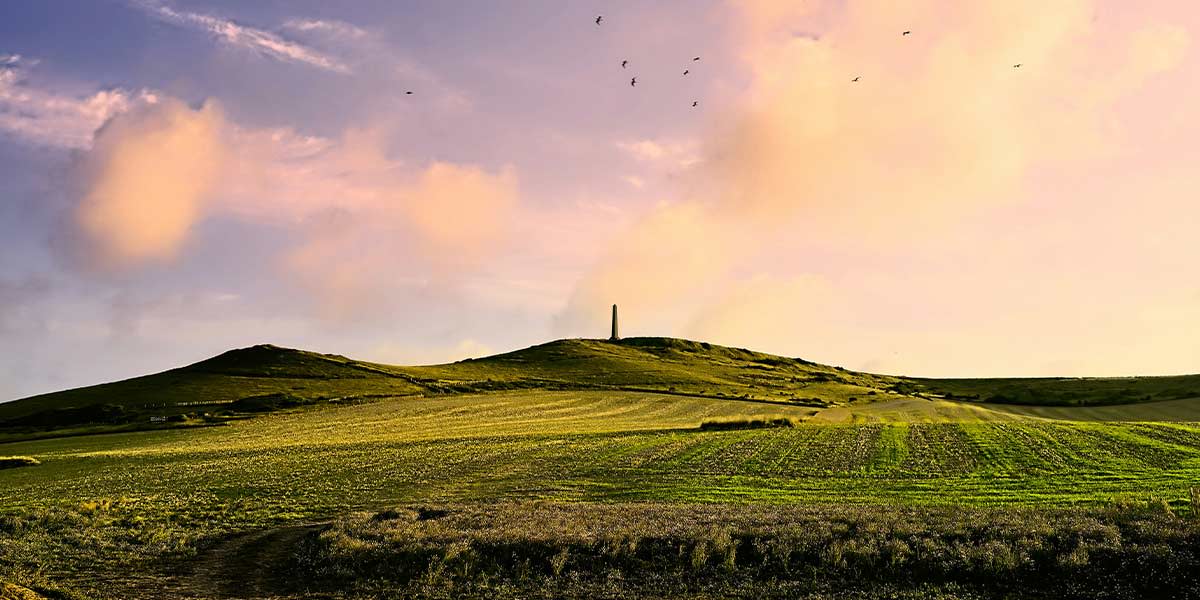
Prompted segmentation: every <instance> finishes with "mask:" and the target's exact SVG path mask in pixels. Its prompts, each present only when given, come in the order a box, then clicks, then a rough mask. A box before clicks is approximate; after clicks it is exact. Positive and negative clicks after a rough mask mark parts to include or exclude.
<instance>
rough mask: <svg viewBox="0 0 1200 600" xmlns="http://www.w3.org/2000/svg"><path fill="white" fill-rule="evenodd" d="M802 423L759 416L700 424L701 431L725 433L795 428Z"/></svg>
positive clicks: (707, 421)
mask: <svg viewBox="0 0 1200 600" xmlns="http://www.w3.org/2000/svg"><path fill="white" fill-rule="evenodd" d="M799 422H800V421H799V420H797V419H795V418H793V417H786V416H783V415H759V416H754V417H732V418H718V419H708V420H706V421H704V422H703V423H701V424H700V430H701V431H723V430H728V429H765V428H768V427H795V426H796V425H797V424H798V423H799Z"/></svg>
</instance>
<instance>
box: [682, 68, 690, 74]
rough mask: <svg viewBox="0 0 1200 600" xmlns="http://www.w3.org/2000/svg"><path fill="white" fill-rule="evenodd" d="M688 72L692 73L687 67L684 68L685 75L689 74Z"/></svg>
mask: <svg viewBox="0 0 1200 600" xmlns="http://www.w3.org/2000/svg"><path fill="white" fill-rule="evenodd" d="M688 73H691V71H689V70H687V69H684V70H683V74H684V75H687V74H688Z"/></svg>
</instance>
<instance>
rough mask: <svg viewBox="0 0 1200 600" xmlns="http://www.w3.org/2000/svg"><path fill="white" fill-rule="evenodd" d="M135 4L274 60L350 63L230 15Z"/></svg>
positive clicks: (149, 0)
mask: <svg viewBox="0 0 1200 600" xmlns="http://www.w3.org/2000/svg"><path fill="white" fill-rule="evenodd" d="M134 6H136V7H138V8H141V9H143V10H145V11H146V12H147V13H149V14H150V15H151V16H153V17H155V18H157V19H159V20H161V21H163V22H166V23H171V24H174V25H179V26H181V27H190V28H192V29H197V30H200V31H204V32H206V33H208V34H209V35H211V36H213V37H214V38H216V39H217V40H219V41H221V42H224V43H226V44H229V45H230V46H234V47H237V48H243V49H246V50H250V51H252V52H255V53H256V54H260V55H262V56H266V57H269V58H273V59H276V60H281V61H284V62H295V63H302V64H307V65H310V66H313V67H317V68H320V69H325V70H328V71H335V72H338V73H348V72H349V71H350V69H349V67H347V66H346V65H344V64H342V63H341V62H340V61H338V60H337V59H335V58H333V57H331V56H327V55H325V54H322V53H320V52H318V51H316V50H314V49H312V48H309V47H308V46H305V45H303V44H299V43H296V42H293V41H290V40H287V39H284V38H283V37H281V36H279V35H278V34H275V33H272V32H270V31H266V30H264V29H257V28H254V27H249V26H247V25H241V24H239V23H236V22H234V21H232V20H229V19H221V18H218V17H214V16H211V15H204V14H200V13H193V12H184V11H179V10H175V9H173V8H171V7H169V6H166V5H164V4H160V3H159V2H156V1H155V0H135V1H134Z"/></svg>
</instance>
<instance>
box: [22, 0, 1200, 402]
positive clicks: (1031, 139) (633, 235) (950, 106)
mask: <svg viewBox="0 0 1200 600" xmlns="http://www.w3.org/2000/svg"><path fill="white" fill-rule="evenodd" d="M601 15H602V16H603V19H602V21H601V22H600V24H596V23H595V19H596V17H597V16H601ZM905 31H909V32H911V33H910V34H909V35H904V34H903V32H905ZM1198 34H1200V7H1197V6H1196V5H1195V3H1194V2H1190V1H1188V0H1148V1H1147V2H1141V3H1129V2H1123V1H1119V0H1058V1H1056V2H1053V3H1046V2H1041V1H1037V0H976V1H972V2H966V3H964V2H958V1H950V0H912V1H906V2H896V1H895V0H861V1H849V0H808V1H803V2H801V1H795V0H792V1H784V0H688V1H686V2H684V1H677V2H653V3H650V2H637V3H635V2H616V1H611V0H606V1H601V0H578V1H572V2H561V1H559V0H536V1H535V0H521V1H504V2H496V1H492V0H475V1H468V0H456V1H453V2H445V1H440V0H438V1H434V0H426V1H396V0H358V1H347V2H338V3H332V2H325V1H322V0H289V1H284V0H262V1H259V2H253V3H250V2H241V1H236V0H8V1H6V2H4V3H2V4H0V400H7V399H15V398H19V397H24V396H28V395H32V394H37V393H43V392H48V391H52V390H58V389H64V388H69V387H76V386H82V385H89V384H93V383H98V382H101V381H111V380H117V379H122V378H125V377H131V376H135V375H140V374H145V373H150V372H155V371H159V370H164V369H167V368H172V367H175V366H179V365H182V364H186V363H190V362H194V361H197V360H201V359H203V358H206V357H208V356H211V355H214V354H217V353H219V352H222V351H224V350H227V349H230V348H234V347H243V346H248V345H253V344H257V343H274V344H278V345H283V346H290V347H300V348H306V349H311V350H317V351H321V352H332V353H339V354H344V355H348V356H352V357H355V358H360V359H366V360H373V361H377V362H387V363H397V364H419V363H436V362H445V361H451V360H457V359H461V358H466V357H474V356H482V355H486V354H490V353H495V352H500V351H507V350H511V349H515V348H519V347H524V346H528V345H532V344H536V343H540V342H543V341H547V340H549V339H554V338H562V337H605V336H606V335H607V332H608V319H609V306H610V305H611V304H613V303H617V304H619V305H620V307H621V328H622V334H623V335H626V336H635V335H654V336H658V335H664V336H678V337H687V338H692V339H700V340H705V341H710V342H714V343H720V344H726V345H732V346H739V347H748V348H753V349H756V350H761V351H766V352H773V353H778V354H783V355H788V356H797V357H803V358H806V359H809V360H814V361H818V362H824V363H831V364H837V365H841V366H845V367H848V368H853V369H862V370H869V371H874V372H880V373H889V374H898V375H925V376H957V377H962V376H1013V375H1026V376H1047V375H1062V376H1082V375H1095V376H1120V375H1134V374H1174V373H1194V372H1200V335H1197V331H1196V330H1197V328H1198V327H1200V241H1198V240H1200V235H1198V234H1197V232H1198V231H1200V201H1198V196H1197V193H1196V190H1198V189H1200V170H1198V169H1197V165H1198V164H1200V144H1197V143H1196V141H1195V140H1196V139H1198V138H1200V113H1198V112H1197V111H1196V110H1195V108H1194V107H1195V106H1200V54H1198V52H1197V41H1198V40H1197V38H1198ZM696 58H699V60H694V59H696ZM622 61H628V64H627V66H625V67H622V65H621V62H622ZM1017 65H1019V66H1017ZM685 70H686V71H687V74H686V75H685V74H684V71H685ZM633 77H637V85H636V86H634V85H630V80H631V79H632V78H633ZM856 79H857V81H855V80H856ZM409 92H411V93H409ZM693 103H695V105H694V106H693Z"/></svg>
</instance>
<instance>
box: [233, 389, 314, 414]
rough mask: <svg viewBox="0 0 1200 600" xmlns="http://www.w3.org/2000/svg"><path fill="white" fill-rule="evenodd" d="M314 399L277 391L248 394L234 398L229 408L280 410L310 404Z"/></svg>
mask: <svg viewBox="0 0 1200 600" xmlns="http://www.w3.org/2000/svg"><path fill="white" fill-rule="evenodd" d="M313 402H314V400H309V399H307V398H301V397H299V396H293V395H291V394H285V393H282V392H277V393H274V394H263V395H261V396H249V397H246V398H241V399H239V400H234V401H233V402H232V403H231V404H230V405H229V407H230V409H232V410H235V411H238V412H270V411H273V410H281V409H284V408H296V407H298V406H304V405H306V404H312V403H313Z"/></svg>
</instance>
